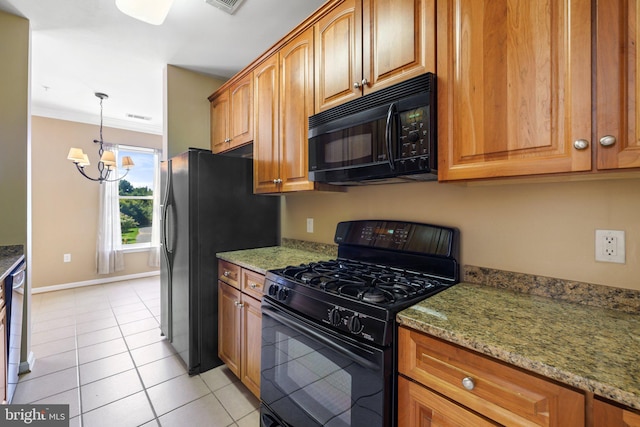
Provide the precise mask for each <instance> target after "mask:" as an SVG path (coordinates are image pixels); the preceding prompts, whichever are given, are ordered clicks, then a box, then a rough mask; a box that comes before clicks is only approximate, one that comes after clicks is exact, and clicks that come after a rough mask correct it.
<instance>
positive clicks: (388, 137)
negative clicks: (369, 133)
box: [384, 102, 398, 170]
mask: <svg viewBox="0 0 640 427" xmlns="http://www.w3.org/2000/svg"><path fill="white" fill-rule="evenodd" d="M397 114H398V105H397V104H396V103H395V102H392V103H391V105H389V110H388V111H387V124H386V126H385V129H384V130H385V142H386V147H387V161H388V162H389V168H391V170H395V168H396V164H395V158H394V155H393V121H394V119H395V117H396V115H397Z"/></svg>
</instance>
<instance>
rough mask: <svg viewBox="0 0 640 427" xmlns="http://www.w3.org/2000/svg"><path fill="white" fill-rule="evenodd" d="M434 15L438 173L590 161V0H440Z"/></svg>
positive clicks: (584, 166)
mask: <svg viewBox="0 0 640 427" xmlns="http://www.w3.org/2000/svg"><path fill="white" fill-rule="evenodd" d="M437 21H438V33H437V39H438V55H437V61H438V65H437V75H438V149H439V150H438V164H439V170H438V172H439V179H440V180H445V181H447V180H457V179H473V178H491V177H502V176H515V175H529V174H542V173H554V172H571V171H587V170H590V169H591V150H590V149H589V140H590V139H591V1H590V0H517V1H510V0H509V1H508V0H456V1H453V0H447V1H442V2H438V6H437ZM585 145H586V147H584V146H585Z"/></svg>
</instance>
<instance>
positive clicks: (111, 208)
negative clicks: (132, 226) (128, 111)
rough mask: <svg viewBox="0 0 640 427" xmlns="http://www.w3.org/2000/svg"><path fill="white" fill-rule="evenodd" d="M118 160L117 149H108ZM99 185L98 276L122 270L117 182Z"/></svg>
mask: <svg viewBox="0 0 640 427" xmlns="http://www.w3.org/2000/svg"><path fill="white" fill-rule="evenodd" d="M110 149H111V151H114V153H115V155H116V159H117V158H118V151H117V147H110ZM117 173H118V170H117V169H116V170H114V171H112V172H111V174H110V176H109V178H110V179H113V178H115V177H116V176H117ZM99 185H100V210H99V213H98V221H99V222H98V244H97V251H96V252H97V253H96V255H97V267H98V274H109V273H114V272H116V271H121V270H124V254H123V251H122V232H121V230H120V200H119V198H118V189H119V187H118V181H116V182H107V181H105V182H102V184H99Z"/></svg>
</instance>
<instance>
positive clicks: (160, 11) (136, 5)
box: [116, 0, 173, 25]
mask: <svg viewBox="0 0 640 427" xmlns="http://www.w3.org/2000/svg"><path fill="white" fill-rule="evenodd" d="M172 4H173V0H116V6H117V7H118V9H120V12H122V13H124V14H125V15H129V16H130V17H132V18H135V19H137V20H140V21H142V22H146V23H147V24H152V25H162V23H163V22H164V20H165V18H166V17H167V14H168V13H169V9H171V5H172Z"/></svg>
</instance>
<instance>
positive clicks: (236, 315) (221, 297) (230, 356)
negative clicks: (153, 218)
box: [218, 281, 242, 377]
mask: <svg viewBox="0 0 640 427" xmlns="http://www.w3.org/2000/svg"><path fill="white" fill-rule="evenodd" d="M240 300H241V294H240V291H239V290H237V289H236V288H234V287H232V286H230V285H227V284H226V283H224V282H221V281H218V356H219V357H220V359H221V360H222V361H223V362H224V363H225V364H226V365H227V366H228V367H229V370H230V371H231V372H233V373H234V374H235V375H236V376H237V377H240V351H241V348H240V343H241V341H240V333H241V330H240V322H241V321H242V320H241V317H240V315H241V312H240V310H238V304H239V303H240Z"/></svg>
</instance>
